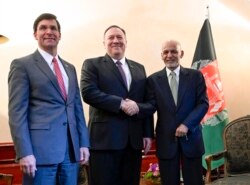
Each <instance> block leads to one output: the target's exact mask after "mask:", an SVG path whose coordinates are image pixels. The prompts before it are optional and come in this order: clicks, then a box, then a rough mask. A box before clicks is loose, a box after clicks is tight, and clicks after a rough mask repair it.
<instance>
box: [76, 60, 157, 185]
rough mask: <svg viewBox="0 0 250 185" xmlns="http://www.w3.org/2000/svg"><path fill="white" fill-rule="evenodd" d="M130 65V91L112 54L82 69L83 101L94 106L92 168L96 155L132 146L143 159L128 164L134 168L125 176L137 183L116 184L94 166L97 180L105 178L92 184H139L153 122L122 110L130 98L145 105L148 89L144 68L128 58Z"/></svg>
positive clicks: (91, 121) (90, 130) (92, 115)
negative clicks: (143, 153)
mask: <svg viewBox="0 0 250 185" xmlns="http://www.w3.org/2000/svg"><path fill="white" fill-rule="evenodd" d="M126 62H127V64H128V66H129V70H130V73H131V77H132V82H131V85H130V90H129V91H128V90H127V88H126V86H125V85H124V83H123V79H122V76H121V74H120V72H119V70H118V68H117V67H116V65H115V63H114V62H113V60H112V59H111V58H110V57H109V56H108V55H105V56H104V57H98V58H92V59H87V60H85V62H84V64H83V67H82V77H81V92H82V97H83V100H84V101H85V102H86V103H88V104H89V105H90V109H89V132H90V147H91V150H90V169H91V163H95V161H93V152H97V153H100V155H102V154H103V153H105V152H106V151H113V152H119V151H121V150H124V149H125V148H126V147H128V146H129V148H130V149H132V150H137V151H139V156H138V157H137V164H136V163H135V164H126V165H131V167H132V168H131V169H128V171H127V172H125V174H128V178H127V179H129V178H130V177H129V176H134V178H135V179H136V180H134V182H133V183H132V182H129V181H126V180H127V179H123V182H122V181H120V182H117V181H115V179H113V181H112V180H110V179H111V178H115V177H112V176H111V177H103V176H105V175H103V174H105V170H104V169H102V168H101V167H100V166H96V165H95V166H93V165H92V170H90V171H91V173H93V175H94V176H93V178H94V177H101V178H103V179H101V181H100V182H97V181H96V180H97V178H95V179H94V180H95V183H94V182H93V181H92V184H98V185H100V184H102V185H104V184H108V183H109V185H118V184H126V183H127V184H126V185H130V184H131V185H132V184H138V183H139V173H140V164H141V149H142V147H143V142H142V141H143V140H142V138H143V137H153V122H152V119H147V120H144V119H139V118H137V116H132V117H130V116H128V115H126V114H125V113H123V112H122V110H121V109H120V105H121V100H122V99H126V98H129V99H131V100H134V101H135V102H143V100H144V94H145V88H146V86H145V85H146V74H145V70H144V67H143V66H142V65H140V64H138V63H136V62H134V61H131V60H128V59H126ZM132 150H131V151H132ZM91 156H92V157H91ZM128 161H129V160H128ZM109 163H112V161H109V162H108V163H105V166H106V171H108V170H114V169H109ZM95 164H96V163H95ZM124 165H125V164H124ZM93 168H94V169H95V170H93ZM118 170H119V169H118ZM120 170H122V169H120ZM133 170H134V171H133ZM114 171H115V170H114ZM117 172H118V171H117ZM131 173H132V174H131ZM133 173H134V174H133ZM109 175H110V174H109ZM105 179H108V180H107V181H106V180H105ZM115 183H117V184H115Z"/></svg>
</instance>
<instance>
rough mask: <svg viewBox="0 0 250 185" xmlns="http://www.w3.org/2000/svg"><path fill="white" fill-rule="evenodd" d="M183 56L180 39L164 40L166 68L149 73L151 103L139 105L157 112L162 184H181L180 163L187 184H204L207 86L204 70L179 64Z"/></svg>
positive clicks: (157, 139)
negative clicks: (203, 129) (203, 124)
mask: <svg viewBox="0 0 250 185" xmlns="http://www.w3.org/2000/svg"><path fill="white" fill-rule="evenodd" d="M183 55H184V52H183V50H182V49H181V45H180V43H179V42H178V41H175V40H170V41H166V42H164V44H163V46H162V53H161V57H162V60H163V61H164V63H165V65H166V67H165V68H164V69H163V70H161V71H159V72H156V73H154V74H152V75H151V76H149V78H148V87H147V89H148V90H147V92H148V93H147V102H148V103H146V104H140V105H139V109H140V114H143V113H144V114H152V113H153V112H155V111H157V116H158V119H157V125H156V149H157V157H158V159H159V167H160V174H161V181H162V185H179V184H180V166H181V167H182V168H181V169H182V172H183V178H184V183H185V185H202V184H203V180H202V161H201V157H202V155H203V153H204V145H203V139H202V130H201V129H202V127H201V125H200V122H201V120H202V118H203V117H204V115H205V114H206V112H207V110H208V98H207V95H206V85H205V80H204V78H203V75H202V73H201V72H199V71H197V70H193V69H188V68H184V67H182V66H180V60H181V58H182V57H183ZM173 72H174V74H173ZM172 75H174V77H173V76H172ZM172 80H174V81H173V82H172ZM172 91H173V92H172Z"/></svg>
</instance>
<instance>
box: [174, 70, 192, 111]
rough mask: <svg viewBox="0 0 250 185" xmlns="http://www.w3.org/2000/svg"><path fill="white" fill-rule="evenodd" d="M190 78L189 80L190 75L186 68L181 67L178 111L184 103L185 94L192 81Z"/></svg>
mask: <svg viewBox="0 0 250 185" xmlns="http://www.w3.org/2000/svg"><path fill="white" fill-rule="evenodd" d="M188 78H189V75H188V73H187V71H186V70H185V68H183V67H181V68H180V75H179V87H178V98H177V99H178V100H177V109H178V108H179V107H180V105H181V101H182V99H183V97H184V94H185V92H186V90H187V87H188V83H189V82H190V80H189V79H188Z"/></svg>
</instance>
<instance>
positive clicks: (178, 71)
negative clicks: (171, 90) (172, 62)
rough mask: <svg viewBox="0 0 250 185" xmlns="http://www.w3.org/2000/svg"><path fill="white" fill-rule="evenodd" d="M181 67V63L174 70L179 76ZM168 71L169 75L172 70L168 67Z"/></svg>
mask: <svg viewBox="0 0 250 185" xmlns="http://www.w3.org/2000/svg"><path fill="white" fill-rule="evenodd" d="M180 68H181V67H180V65H179V66H178V67H177V68H176V69H175V70H173V71H174V72H175V74H176V76H179V74H180ZM166 72H167V76H169V75H170V73H171V72H172V71H171V70H170V69H168V68H167V67H166Z"/></svg>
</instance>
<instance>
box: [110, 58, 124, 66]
mask: <svg viewBox="0 0 250 185" xmlns="http://www.w3.org/2000/svg"><path fill="white" fill-rule="evenodd" d="M112 60H113V62H114V63H116V62H117V61H120V62H121V63H122V65H125V64H126V59H125V57H123V58H121V59H120V60H117V59H114V58H112Z"/></svg>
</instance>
